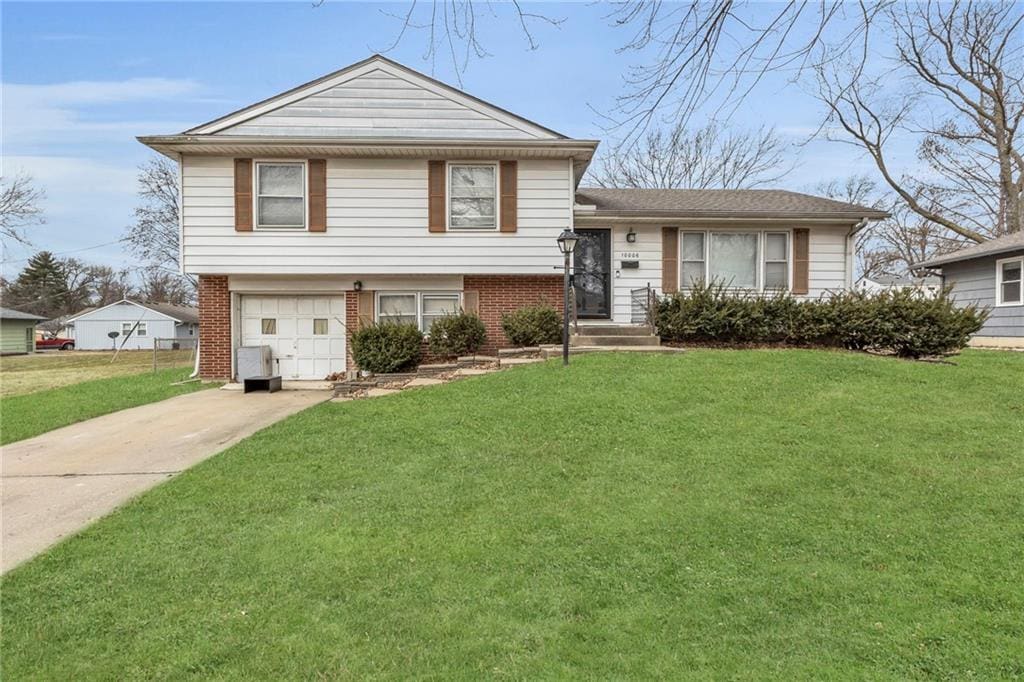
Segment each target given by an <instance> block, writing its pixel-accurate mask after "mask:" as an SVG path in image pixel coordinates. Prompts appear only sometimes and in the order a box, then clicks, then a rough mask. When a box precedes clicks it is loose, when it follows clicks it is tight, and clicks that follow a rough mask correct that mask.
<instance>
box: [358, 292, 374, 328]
mask: <svg viewBox="0 0 1024 682" xmlns="http://www.w3.org/2000/svg"><path fill="white" fill-rule="evenodd" d="M373 299H374V295H373V292H372V291H367V290H366V289H363V290H362V291H357V292H356V329H362V328H363V327H365V326H367V325H370V324H373V316H374V312H373Z"/></svg>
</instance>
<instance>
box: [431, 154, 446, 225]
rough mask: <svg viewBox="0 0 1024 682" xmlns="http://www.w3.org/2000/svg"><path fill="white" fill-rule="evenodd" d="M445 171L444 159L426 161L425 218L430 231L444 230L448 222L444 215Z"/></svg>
mask: <svg viewBox="0 0 1024 682" xmlns="http://www.w3.org/2000/svg"><path fill="white" fill-rule="evenodd" d="M445 172H446V168H445V162H444V161H427V191H428V193H429V204H428V209H427V220H428V224H429V226H430V231H431V232H444V231H445V229H446V227H447V224H448V217H447V216H446V215H445V213H446V212H447V209H446V207H445V203H446V202H445V191H444V190H445V184H446V182H445V180H446V179H445Z"/></svg>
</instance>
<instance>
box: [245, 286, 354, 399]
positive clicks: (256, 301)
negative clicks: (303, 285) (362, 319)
mask: <svg viewBox="0 0 1024 682" xmlns="http://www.w3.org/2000/svg"><path fill="white" fill-rule="evenodd" d="M344 322H345V297H344V296H242V345H243V346H270V348H271V352H272V357H273V362H274V369H275V371H276V372H277V373H278V374H280V375H281V377H282V378H285V379H323V378H324V377H326V376H327V375H328V374H332V373H334V372H343V371H344V370H345V326H344Z"/></svg>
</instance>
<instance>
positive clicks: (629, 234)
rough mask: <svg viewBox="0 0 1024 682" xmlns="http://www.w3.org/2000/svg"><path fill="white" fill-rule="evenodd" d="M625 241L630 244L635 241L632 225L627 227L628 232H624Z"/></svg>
mask: <svg viewBox="0 0 1024 682" xmlns="http://www.w3.org/2000/svg"><path fill="white" fill-rule="evenodd" d="M626 241H627V242H628V243H630V244H635V243H636V232H634V231H633V228H632V227H631V228H629V232H627V233H626Z"/></svg>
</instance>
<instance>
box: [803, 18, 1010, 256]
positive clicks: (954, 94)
mask: <svg viewBox="0 0 1024 682" xmlns="http://www.w3.org/2000/svg"><path fill="white" fill-rule="evenodd" d="M886 17H887V19H888V23H889V25H890V26H891V28H892V33H893V36H894V41H895V49H896V57H895V63H894V64H893V65H892V66H891V67H889V68H887V69H886V70H885V71H884V72H882V73H877V74H875V73H872V74H869V73H868V72H867V70H866V67H865V65H864V64H863V63H862V62H854V63H852V64H850V63H846V64H845V66H839V64H840V61H839V59H838V58H835V59H831V58H830V59H824V60H822V62H821V63H819V64H818V65H817V66H816V67H815V71H816V74H817V92H818V97H819V98H820V99H821V101H822V102H824V103H825V105H826V106H827V107H828V111H829V114H830V120H831V121H832V122H834V123H835V124H837V125H838V127H839V128H840V130H841V131H842V135H838V136H837V135H834V134H833V135H831V137H832V138H833V139H838V140H840V141H845V142H848V143H850V144H853V145H855V146H857V147H858V148H860V149H863V150H864V151H866V152H867V153H868V155H869V156H870V157H871V159H872V160H873V161H874V163H875V165H876V166H877V168H878V171H879V173H880V175H881V177H882V178H883V180H884V181H885V182H886V183H887V184H888V185H889V187H890V188H892V190H893V191H894V192H895V193H896V194H898V195H899V197H900V198H901V199H902V200H903V201H904V202H905V203H906V205H907V207H909V208H910V209H911V210H912V211H913V212H914V213H916V214H917V215H918V216H920V217H921V218H924V219H925V220H927V221H931V222H933V223H935V224H937V225H940V226H942V227H943V228H945V229H946V230H949V231H951V232H953V233H954V234H956V235H958V236H960V237H962V238H965V239H968V240H971V241H973V242H981V241H984V240H985V239H987V238H989V237H992V236H998V235H1000V234H1003V233H1006V232H1014V231H1017V230H1019V229H1021V226H1022V224H1024V200H1022V194H1024V155H1022V151H1021V149H1022V145H1021V144H1020V142H1019V140H1018V139H1017V137H1016V133H1017V130H1018V127H1019V125H1020V123H1021V120H1022V118H1024V66H1022V65H1024V38H1022V35H1021V34H1022V33H1024V31H1021V30H1020V27H1021V23H1022V21H1024V14H1022V13H1021V12H1020V6H1019V5H1014V4H1008V3H1007V4H1002V3H974V2H959V1H958V2H953V3H950V4H937V3H925V4H920V5H900V6H894V7H892V8H889V9H888V10H887V11H886ZM894 83H895V84H898V87H895V88H894V87H892V84H894ZM897 134H899V135H900V136H901V137H902V138H903V139H906V138H908V137H912V136H916V137H917V139H918V140H919V142H918V158H919V159H920V160H921V161H922V162H923V164H924V166H925V167H926V168H927V169H928V170H929V172H928V173H925V174H922V173H917V174H913V175H911V174H902V175H901V174H899V173H898V172H897V171H896V170H894V168H893V165H892V156H893V154H892V151H891V146H892V140H893V138H894V136H896V135H897Z"/></svg>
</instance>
